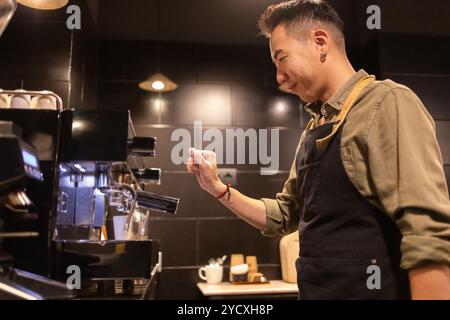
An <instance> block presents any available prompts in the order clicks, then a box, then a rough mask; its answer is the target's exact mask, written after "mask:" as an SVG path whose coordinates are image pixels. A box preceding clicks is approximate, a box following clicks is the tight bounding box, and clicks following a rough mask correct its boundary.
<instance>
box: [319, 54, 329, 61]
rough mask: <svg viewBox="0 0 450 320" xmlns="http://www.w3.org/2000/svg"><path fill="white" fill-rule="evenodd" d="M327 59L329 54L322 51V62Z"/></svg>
mask: <svg viewBox="0 0 450 320" xmlns="http://www.w3.org/2000/svg"><path fill="white" fill-rule="evenodd" d="M325 60H327V54H326V53H321V54H320V61H321V62H325Z"/></svg>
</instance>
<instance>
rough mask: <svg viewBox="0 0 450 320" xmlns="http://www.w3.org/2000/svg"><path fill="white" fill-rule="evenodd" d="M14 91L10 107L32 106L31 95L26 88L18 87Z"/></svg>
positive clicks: (23, 107) (27, 107)
mask: <svg viewBox="0 0 450 320" xmlns="http://www.w3.org/2000/svg"><path fill="white" fill-rule="evenodd" d="M14 91H15V92H16V93H14V94H13V95H12V96H11V100H10V102H9V103H10V108H12V109H29V108H30V107H31V96H30V95H29V94H26V91H25V90H22V89H17V90H14Z"/></svg>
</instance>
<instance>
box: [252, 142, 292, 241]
mask: <svg viewBox="0 0 450 320" xmlns="http://www.w3.org/2000/svg"><path fill="white" fill-rule="evenodd" d="M298 148H299V146H298V147H297V152H298ZM297 152H296V154H297ZM261 200H262V201H263V202H264V205H265V206H266V227H265V228H264V229H263V230H262V231H261V233H262V234H263V235H264V236H267V237H273V236H275V235H277V234H282V235H285V234H289V233H292V232H294V231H296V230H297V228H298V223H299V221H300V206H299V201H298V196H297V173H296V166H295V160H294V162H293V163H292V166H291V170H290V172H289V177H288V179H287V180H286V182H285V183H284V186H283V190H282V191H281V192H280V193H277V194H276V196H275V199H267V198H262V199H261Z"/></svg>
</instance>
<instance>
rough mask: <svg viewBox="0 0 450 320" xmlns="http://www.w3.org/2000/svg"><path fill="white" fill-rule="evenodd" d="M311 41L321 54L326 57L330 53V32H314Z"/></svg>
mask: <svg viewBox="0 0 450 320" xmlns="http://www.w3.org/2000/svg"><path fill="white" fill-rule="evenodd" d="M311 39H312V41H313V44H314V45H315V47H316V49H317V51H318V52H319V53H320V54H324V55H326V54H327V53H328V46H329V45H330V36H329V34H328V32H326V31H325V30H312V31H311Z"/></svg>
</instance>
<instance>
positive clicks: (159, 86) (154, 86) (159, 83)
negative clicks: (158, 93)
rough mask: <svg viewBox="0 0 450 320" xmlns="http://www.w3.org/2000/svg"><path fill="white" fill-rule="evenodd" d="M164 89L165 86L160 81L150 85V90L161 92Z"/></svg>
mask: <svg viewBox="0 0 450 320" xmlns="http://www.w3.org/2000/svg"><path fill="white" fill-rule="evenodd" d="M164 87H165V85H164V83H163V82H162V81H159V80H157V81H154V82H153V83H152V88H153V89H155V90H163V89H164Z"/></svg>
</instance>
